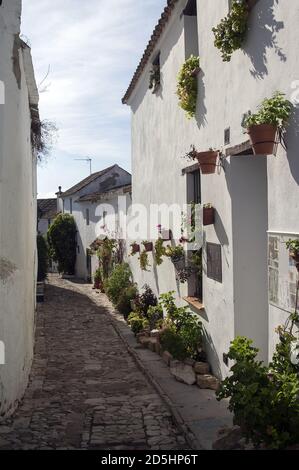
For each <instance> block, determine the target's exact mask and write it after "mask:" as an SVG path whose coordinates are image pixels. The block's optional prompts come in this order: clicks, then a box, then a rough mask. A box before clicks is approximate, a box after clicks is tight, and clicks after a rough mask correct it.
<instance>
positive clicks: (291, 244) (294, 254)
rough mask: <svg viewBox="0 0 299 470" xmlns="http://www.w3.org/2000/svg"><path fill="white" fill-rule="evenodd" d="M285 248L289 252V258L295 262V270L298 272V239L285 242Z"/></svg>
mask: <svg viewBox="0 0 299 470" xmlns="http://www.w3.org/2000/svg"><path fill="white" fill-rule="evenodd" d="M286 246H287V249H288V250H289V252H290V257H291V258H292V259H293V260H294V261H295V263H296V268H297V269H298V271H299V239H296V240H289V241H287V242H286Z"/></svg>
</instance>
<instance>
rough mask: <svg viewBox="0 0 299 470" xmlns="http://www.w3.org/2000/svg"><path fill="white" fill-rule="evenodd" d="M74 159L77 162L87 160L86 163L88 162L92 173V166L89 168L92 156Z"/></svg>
mask: <svg viewBox="0 0 299 470" xmlns="http://www.w3.org/2000/svg"><path fill="white" fill-rule="evenodd" d="M75 160H76V161H77V162H88V163H89V170H90V174H92V168H91V164H92V158H90V157H86V158H75Z"/></svg>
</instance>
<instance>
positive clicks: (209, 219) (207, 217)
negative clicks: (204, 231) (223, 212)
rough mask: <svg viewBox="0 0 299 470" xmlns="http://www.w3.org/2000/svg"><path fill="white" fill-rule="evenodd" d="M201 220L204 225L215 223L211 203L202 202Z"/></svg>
mask: <svg viewBox="0 0 299 470" xmlns="http://www.w3.org/2000/svg"><path fill="white" fill-rule="evenodd" d="M202 215H203V220H202V223H203V225H204V226H207V225H214V223H215V209H214V207H213V206H212V204H204V206H203V214H202Z"/></svg>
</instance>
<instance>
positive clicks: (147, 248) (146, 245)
mask: <svg viewBox="0 0 299 470" xmlns="http://www.w3.org/2000/svg"><path fill="white" fill-rule="evenodd" d="M142 245H143V246H144V249H145V251H146V252H147V253H149V252H150V251H153V243H152V242H150V241H148V240H145V241H143V242H142Z"/></svg>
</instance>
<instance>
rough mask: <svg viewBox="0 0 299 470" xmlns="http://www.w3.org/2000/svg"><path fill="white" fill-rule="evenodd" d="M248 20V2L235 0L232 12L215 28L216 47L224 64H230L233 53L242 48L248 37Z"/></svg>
mask: <svg viewBox="0 0 299 470" xmlns="http://www.w3.org/2000/svg"><path fill="white" fill-rule="evenodd" d="M247 19H248V6H247V1H246V0H233V2H232V5H231V12H230V13H229V14H228V15H227V16H226V17H225V18H223V19H222V20H221V21H220V23H219V24H218V26H216V27H215V28H213V30H212V31H213V33H214V36H215V41H214V45H215V47H217V49H219V50H220V51H221V54H222V60H223V61H224V62H230V60H231V56H232V54H233V52H234V51H236V50H237V49H240V48H241V47H242V44H243V42H244V40H245V37H246V31H247Z"/></svg>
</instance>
